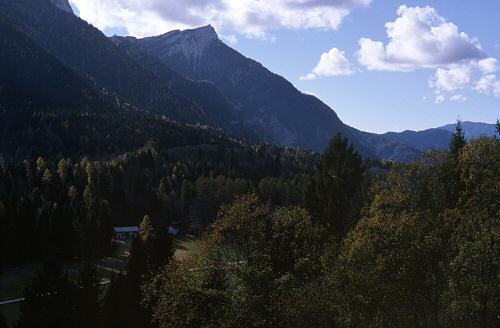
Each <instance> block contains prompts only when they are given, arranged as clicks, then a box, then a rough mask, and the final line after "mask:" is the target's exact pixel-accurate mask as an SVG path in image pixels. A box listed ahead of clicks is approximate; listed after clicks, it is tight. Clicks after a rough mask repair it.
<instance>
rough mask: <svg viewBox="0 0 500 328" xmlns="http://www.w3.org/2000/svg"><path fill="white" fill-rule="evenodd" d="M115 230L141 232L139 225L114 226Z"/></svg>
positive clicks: (117, 231)
mask: <svg viewBox="0 0 500 328" xmlns="http://www.w3.org/2000/svg"><path fill="white" fill-rule="evenodd" d="M113 231H114V232H116V233H131V232H139V227H136V226H132V227H114V228H113Z"/></svg>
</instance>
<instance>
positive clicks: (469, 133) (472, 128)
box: [439, 122, 495, 139]
mask: <svg viewBox="0 0 500 328" xmlns="http://www.w3.org/2000/svg"><path fill="white" fill-rule="evenodd" d="M462 127H463V129H464V131H465V135H466V137H467V139H476V138H479V137H480V136H486V137H492V136H493V135H495V124H487V123H480V122H462ZM439 129H442V130H446V131H449V132H454V131H455V124H448V125H445V126H442V127H440V128H439Z"/></svg>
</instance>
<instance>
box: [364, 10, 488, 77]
mask: <svg viewBox="0 0 500 328" xmlns="http://www.w3.org/2000/svg"><path fill="white" fill-rule="evenodd" d="M397 14H398V16H399V17H398V18H397V19H396V20H395V21H393V22H388V23H386V24H385V27H386V29H387V35H388V37H389V42H388V43H387V45H384V44H383V43H382V42H380V41H373V40H371V39H368V38H362V39H360V40H359V44H360V50H359V52H358V60H359V62H360V63H361V64H362V65H364V66H366V68H368V69H369V70H390V71H411V70H415V69H419V68H422V67H439V66H443V65H448V64H452V63H457V62H460V61H462V60H470V59H479V58H482V57H483V56H484V54H483V50H482V48H481V45H480V44H479V43H478V42H477V40H475V39H472V38H471V37H469V36H468V35H467V34H466V33H464V32H460V30H459V29H458V26H456V25H455V24H453V23H450V22H448V21H447V20H446V19H445V18H444V17H442V16H440V15H439V14H438V13H437V11H436V10H435V9H434V8H432V7H407V6H401V7H399V9H398V11H397Z"/></svg>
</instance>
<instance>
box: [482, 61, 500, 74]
mask: <svg viewBox="0 0 500 328" xmlns="http://www.w3.org/2000/svg"><path fill="white" fill-rule="evenodd" d="M477 64H478V66H479V69H480V70H481V71H482V72H483V73H484V74H491V73H495V72H496V71H497V70H498V61H497V60H496V59H495V58H486V59H483V60H480V61H479V62H478V63H477Z"/></svg>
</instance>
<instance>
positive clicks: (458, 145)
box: [450, 120, 467, 158]
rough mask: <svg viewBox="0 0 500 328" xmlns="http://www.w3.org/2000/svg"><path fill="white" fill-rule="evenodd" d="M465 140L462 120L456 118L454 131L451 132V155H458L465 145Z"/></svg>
mask: <svg viewBox="0 0 500 328" xmlns="http://www.w3.org/2000/svg"><path fill="white" fill-rule="evenodd" d="M466 144H467V140H466V139H465V133H464V130H463V127H462V121H461V120H457V125H456V126H455V132H454V133H453V138H452V139H451V144H450V151H451V153H452V154H453V156H455V158H456V157H458V154H459V153H460V150H462V148H464V147H465V145H466Z"/></svg>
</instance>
